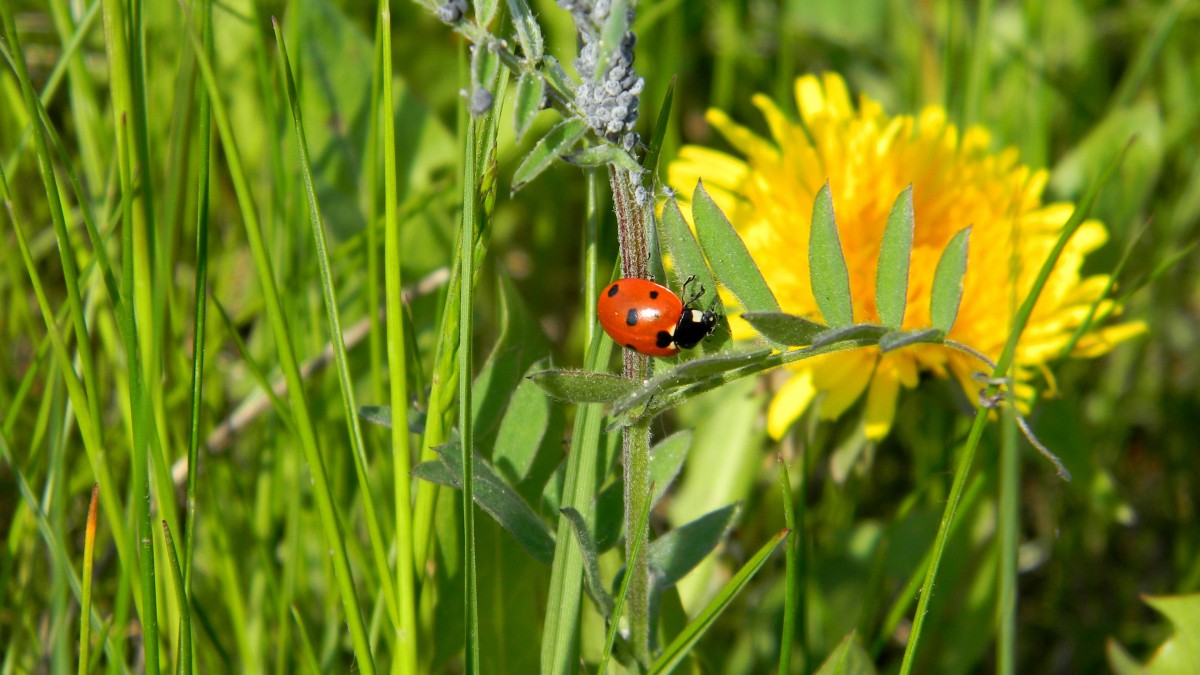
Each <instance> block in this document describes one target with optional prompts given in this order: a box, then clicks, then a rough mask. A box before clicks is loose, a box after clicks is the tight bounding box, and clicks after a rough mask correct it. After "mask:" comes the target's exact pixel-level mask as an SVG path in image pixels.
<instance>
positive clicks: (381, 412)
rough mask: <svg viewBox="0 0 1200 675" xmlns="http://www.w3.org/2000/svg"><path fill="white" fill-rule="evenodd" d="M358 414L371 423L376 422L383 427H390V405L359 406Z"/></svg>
mask: <svg viewBox="0 0 1200 675" xmlns="http://www.w3.org/2000/svg"><path fill="white" fill-rule="evenodd" d="M358 416H359V417H361V418H363V420H364V421H366V422H370V423H371V424H377V425H379V426H381V427H384V428H385V429H391V428H392V407H391V406H390V405H364V406H359V408H358Z"/></svg>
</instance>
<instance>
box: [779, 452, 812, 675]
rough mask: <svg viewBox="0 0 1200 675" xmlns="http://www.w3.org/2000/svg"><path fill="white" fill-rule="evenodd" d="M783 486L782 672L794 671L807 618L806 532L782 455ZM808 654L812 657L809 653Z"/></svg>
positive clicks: (780, 653)
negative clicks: (802, 567) (802, 565)
mask: <svg viewBox="0 0 1200 675" xmlns="http://www.w3.org/2000/svg"><path fill="white" fill-rule="evenodd" d="M779 489H780V490H781V491H782V492H783V526H784V527H785V528H787V530H788V535H787V545H786V546H785V548H784V552H785V554H786V556H787V557H786V560H785V563H784V564H785V566H786V567H785V569H784V594H785V595H784V596H783V630H782V632H781V634H780V637H779V675H790V673H791V672H792V642H793V641H794V640H795V638H796V626H797V624H798V623H799V624H800V625H801V626H803V621H801V620H800V616H799V615H800V613H801V612H802V611H803V609H804V604H803V603H801V602H800V592H801V590H800V589H801V586H800V583H801V580H800V575H799V560H798V558H799V557H800V550H799V545H798V542H799V540H800V539H801V537H802V536H803V533H802V532H801V531H799V530H797V529H796V509H795V507H794V506H793V504H794V503H795V498H794V497H793V496H792V480H791V478H789V477H788V470H787V462H785V461H783V456H782V455H780V456H779ZM805 658H806V659H807V658H808V654H807V653H806V654H805Z"/></svg>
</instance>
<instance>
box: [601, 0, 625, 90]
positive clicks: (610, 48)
mask: <svg viewBox="0 0 1200 675" xmlns="http://www.w3.org/2000/svg"><path fill="white" fill-rule="evenodd" d="M629 14H630V12H629V0H611V2H610V3H609V10H608V18H607V19H606V20H605V22H604V29H603V30H602V31H601V33H600V48H599V50H598V53H597V59H596V72H595V75H594V76H593V77H592V80H593V81H594V82H600V81H602V80H603V79H604V78H605V76H607V75H608V71H609V69H610V68H612V65H613V61H614V60H615V57H616V54H617V52H618V51H619V50H620V48H621V40H623V39H624V38H625V33H627V32H629V18H630V17H629Z"/></svg>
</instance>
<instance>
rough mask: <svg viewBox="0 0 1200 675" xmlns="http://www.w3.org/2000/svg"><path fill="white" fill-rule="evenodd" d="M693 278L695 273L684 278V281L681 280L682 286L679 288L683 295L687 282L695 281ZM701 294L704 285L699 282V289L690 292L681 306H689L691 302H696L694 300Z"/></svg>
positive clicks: (685, 291)
mask: <svg viewBox="0 0 1200 675" xmlns="http://www.w3.org/2000/svg"><path fill="white" fill-rule="evenodd" d="M695 280H696V275H695V274H693V275H691V276H690V277H688V278H687V279H685V280H684V282H683V288H681V289H680V290H681V291H683V294H684V295H686V294H687V287H688V284H690V283H692V282H693V281H695ZM702 295H704V285H703V284H700V290H698V291H696V292H695V293H693V294H692V297H690V298H688V299H687V300H684V302H683V306H684V307H691V305H692V303H693V302H696V300H698V299H699V298H700V296H702Z"/></svg>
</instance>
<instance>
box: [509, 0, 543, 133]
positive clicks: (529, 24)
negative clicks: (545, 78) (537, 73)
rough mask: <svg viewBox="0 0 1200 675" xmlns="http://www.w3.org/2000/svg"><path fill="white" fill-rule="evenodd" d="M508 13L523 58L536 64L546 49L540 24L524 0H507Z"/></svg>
mask: <svg viewBox="0 0 1200 675" xmlns="http://www.w3.org/2000/svg"><path fill="white" fill-rule="evenodd" d="M508 13H509V14H510V15H512V22H513V27H514V28H516V29H517V44H519V45H521V51H523V52H525V60H526V61H528V62H529V63H533V64H536V63H537V62H538V61H540V60H541V58H542V54H543V52H545V50H546V44H545V40H544V39H543V38H542V27H541V24H539V23H538V20H537V17H536V16H534V15H533V11H532V10H530V9H529V3H527V2H525V0H508ZM539 79H540V78H539ZM517 135H518V136H519V135H520V133H518V134H517Z"/></svg>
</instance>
